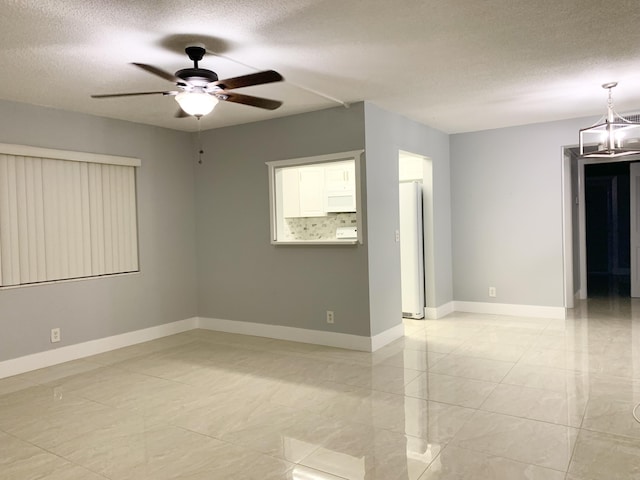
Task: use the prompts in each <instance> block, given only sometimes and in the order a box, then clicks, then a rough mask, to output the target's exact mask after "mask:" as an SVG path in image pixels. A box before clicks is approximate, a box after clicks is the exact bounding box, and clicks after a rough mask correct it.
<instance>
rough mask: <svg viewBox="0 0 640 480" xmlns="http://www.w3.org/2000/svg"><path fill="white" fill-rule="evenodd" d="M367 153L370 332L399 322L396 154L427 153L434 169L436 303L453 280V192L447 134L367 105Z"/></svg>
mask: <svg viewBox="0 0 640 480" xmlns="http://www.w3.org/2000/svg"><path fill="white" fill-rule="evenodd" d="M365 120H366V152H367V184H366V186H367V191H368V192H370V195H369V198H368V201H367V209H368V211H367V237H368V238H369V289H370V292H371V302H370V310H371V328H372V333H373V334H374V335H375V334H377V333H380V332H383V331H385V330H386V329H388V328H391V327H393V326H394V325H396V324H398V323H399V322H400V315H401V314H400V312H402V300H401V290H400V244H399V243H398V242H396V241H395V231H396V230H397V229H399V224H400V222H399V215H398V197H399V193H398V152H399V151H400V150H404V151H407V152H411V153H415V154H418V155H423V156H425V157H429V158H430V159H431V161H432V172H433V212H434V213H433V215H434V218H433V224H434V240H433V241H434V245H433V248H434V252H435V254H434V258H435V265H434V271H435V279H436V281H435V292H434V298H435V303H436V304H435V305H434V306H435V307H437V306H440V305H443V304H445V303H448V302H450V301H451V300H453V294H452V278H451V272H452V271H451V193H450V189H449V184H450V173H449V136H448V135H447V134H445V133H443V132H440V131H438V130H435V129H433V128H430V127H427V126H425V125H422V124H420V123H417V122H414V121H412V120H409V119H408V118H405V117H402V116H400V115H397V114H395V113H391V112H387V111H385V110H383V109H381V108H379V107H377V106H375V105H373V104H370V103H366V104H365Z"/></svg>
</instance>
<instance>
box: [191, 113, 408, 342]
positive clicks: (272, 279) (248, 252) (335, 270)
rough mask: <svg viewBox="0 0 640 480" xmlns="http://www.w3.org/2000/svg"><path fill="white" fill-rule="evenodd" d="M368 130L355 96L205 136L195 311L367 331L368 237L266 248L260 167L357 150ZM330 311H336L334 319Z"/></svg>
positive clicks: (264, 186) (360, 332)
mask: <svg viewBox="0 0 640 480" xmlns="http://www.w3.org/2000/svg"><path fill="white" fill-rule="evenodd" d="M364 128H365V127H364V106H363V104H362V103H359V104H355V105H352V106H351V107H350V108H349V109H345V108H343V107H338V108H332V109H327V110H321V111H317V112H311V113H305V114H300V115H294V116H289V117H283V118H278V119H274V120H268V121H264V122H256V123H251V124H245V125H238V126H234V127H228V128H221V129H216V130H210V131H206V132H203V133H202V140H203V145H204V150H205V154H204V157H203V159H204V163H203V164H202V165H199V166H197V169H196V170H197V172H196V178H197V180H196V184H197V189H196V191H197V198H196V210H197V214H196V215H197V217H196V223H197V226H198V231H197V239H198V280H199V282H198V283H199V287H198V292H199V295H198V310H199V314H200V316H201V317H208V318H217V319H224V320H239V321H244V322H256V323H265V324H272V325H283V326H290V327H299V328H305V329H310V330H324V331H331V332H339V333H348V334H354V335H361V336H369V335H370V333H371V329H370V322H369V315H370V310H369V290H368V285H369V284H368V271H367V256H368V241H369V240H368V239H366V238H365V243H364V245H338V246H334V245H331V246H317V245H316V246H312V245H295V246H287V245H277V246H274V245H271V244H270V231H269V189H268V187H269V183H268V177H267V166H266V165H265V162H267V161H272V160H285V159H291V158H300V157H308V156H314V155H323V154H329V153H338V152H344V151H350V150H357V149H363V148H364V141H365V140H364V138H365V137H364ZM367 161H368V160H365V161H364V163H365V164H366V163H367ZM367 171H368V170H367ZM365 178H366V175H365ZM363 198H364V199H365V200H366V198H367V197H366V191H365V192H364V195H363ZM365 216H366V215H365ZM365 222H366V218H365ZM365 224H366V223H365ZM327 310H333V311H334V313H335V324H333V325H328V324H327V323H326V311H327ZM399 311H400V310H399V309H398V310H397V312H396V314H397V313H398V312H399ZM396 316H397V315H396Z"/></svg>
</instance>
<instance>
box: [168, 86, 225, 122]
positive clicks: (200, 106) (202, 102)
mask: <svg viewBox="0 0 640 480" xmlns="http://www.w3.org/2000/svg"><path fill="white" fill-rule="evenodd" d="M176 102H178V104H179V105H180V108H182V110H184V111H185V112H186V113H188V114H189V115H193V116H194V117H203V116H205V115H208V114H210V113H211V112H212V111H213V109H214V108H215V106H216V105H217V104H218V99H217V98H216V97H215V96H214V95H210V94H208V93H206V92H180V93H179V94H177V95H176Z"/></svg>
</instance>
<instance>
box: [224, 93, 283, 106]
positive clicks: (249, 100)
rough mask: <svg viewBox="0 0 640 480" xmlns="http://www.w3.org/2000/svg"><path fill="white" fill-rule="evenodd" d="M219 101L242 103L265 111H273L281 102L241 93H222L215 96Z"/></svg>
mask: <svg viewBox="0 0 640 480" xmlns="http://www.w3.org/2000/svg"><path fill="white" fill-rule="evenodd" d="M216 96H217V97H218V98H219V99H220V100H225V101H227V102H233V103H242V104H243V105H249V106H251V107H258V108H264V109H265V110H275V109H276V108H278V107H279V106H280V105H282V102H280V101H278V100H270V99H268V98H261V97H254V96H252V95H242V94H241V93H231V92H224V93H221V94H220V95H216Z"/></svg>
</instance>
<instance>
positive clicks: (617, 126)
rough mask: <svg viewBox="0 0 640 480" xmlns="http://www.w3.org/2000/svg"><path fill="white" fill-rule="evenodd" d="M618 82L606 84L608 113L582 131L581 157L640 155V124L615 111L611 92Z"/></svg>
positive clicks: (604, 86)
mask: <svg viewBox="0 0 640 480" xmlns="http://www.w3.org/2000/svg"><path fill="white" fill-rule="evenodd" d="M616 85H618V83H617V82H610V83H605V84H604V85H602V88H605V89H607V90H608V91H609V99H608V101H607V113H606V115H605V116H604V117H602V118H601V119H600V120H598V122H597V123H596V124H595V125H593V126H591V127H587V128H582V129H580V157H582V158H602V157H604V158H617V157H623V156H626V155H636V154H640V123H637V122H632V121H630V120H628V119H626V118H624V117H622V116H621V115H618V114H617V113H616V111H615V110H614V109H613V99H612V97H611V90H612V89H613V88H614V87H615V86H616Z"/></svg>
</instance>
